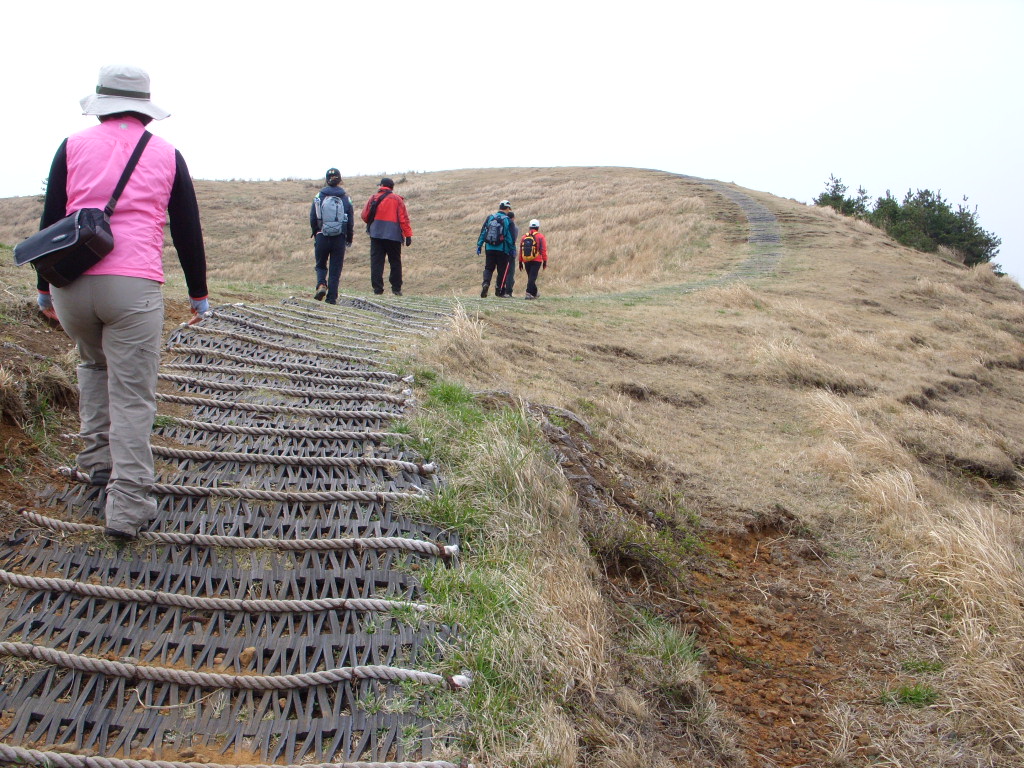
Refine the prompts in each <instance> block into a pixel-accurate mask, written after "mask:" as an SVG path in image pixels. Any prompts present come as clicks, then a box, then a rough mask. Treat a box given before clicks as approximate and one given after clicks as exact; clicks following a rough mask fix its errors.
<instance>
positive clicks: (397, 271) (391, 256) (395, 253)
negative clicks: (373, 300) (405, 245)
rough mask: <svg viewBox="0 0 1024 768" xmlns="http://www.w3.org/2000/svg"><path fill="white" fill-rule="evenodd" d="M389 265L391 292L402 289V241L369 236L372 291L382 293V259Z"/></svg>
mask: <svg viewBox="0 0 1024 768" xmlns="http://www.w3.org/2000/svg"><path fill="white" fill-rule="evenodd" d="M385 258H387V260H388V264H390V265H391V271H390V272H389V274H388V282H390V283H391V292H392V293H398V292H399V291H401V290H402V241H401V240H385V239H384V238H382V237H371V238H370V285H371V286H372V287H373V292H374V293H378V294H379V293H384V259H385Z"/></svg>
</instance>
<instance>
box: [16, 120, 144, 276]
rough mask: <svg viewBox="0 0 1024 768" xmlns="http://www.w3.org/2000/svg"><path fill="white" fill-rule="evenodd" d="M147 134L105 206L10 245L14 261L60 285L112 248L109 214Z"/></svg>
mask: <svg viewBox="0 0 1024 768" xmlns="http://www.w3.org/2000/svg"><path fill="white" fill-rule="evenodd" d="M150 136H152V134H151V133H150V132H149V131H143V133H142V137H141V138H140V139H139V143H138V144H136V145H135V151H134V152H132V156H131V157H130V158H129V160H128V165H126V166H125V169H124V173H122V174H121V178H120V180H119V181H118V182H117V186H116V187H115V188H114V194H113V195H111V196H110V202H108V203H107V207H106V208H104V209H103V210H102V211H101V210H100V209H99V208H82V209H80V210H77V211H75V212H74V213H72V214H70V215H68V216H65V217H64V218H63V219H61V220H60V221H57V222H54V223H53V224H51V225H50V226H48V227H47V228H46V229H41V230H39V231H38V232H36V233H35V234H34V235H32V236H31V237H29V238H27V239H25V240H23V241H22V242H20V243H18V244H17V245H16V246H14V263H15V264H16V265H17V266H19V267H20V266H22V265H23V264H31V265H32V266H33V267H35V269H36V272H38V273H39V274H40V276H41V277H42V278H43V279H44V280H46V281H47V282H48V283H49V284H50V285H52V286H55V287H57V288H63V287H65V286H67V285H71V283H73V282H74V281H75V280H76V279H78V277H79V276H80V275H81V274H82V273H83V272H85V271H86V270H87V269H89V268H90V267H93V266H95V265H96V264H98V263H99V261H100V259H102V258H103V257H104V256H106V255H107V254H108V253H110V252H111V251H112V250H114V233H113V232H112V231H111V229H110V217H111V216H112V215H113V213H114V207H115V206H116V205H117V201H118V198H120V197H121V193H122V192H124V188H125V186H127V184H128V179H129V178H131V175H132V171H134V170H135V166H136V165H137V164H138V162H139V158H140V157H142V150H144V149H145V148H146V143H147V142H148V141H149V139H150Z"/></svg>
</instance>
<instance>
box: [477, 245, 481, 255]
mask: <svg viewBox="0 0 1024 768" xmlns="http://www.w3.org/2000/svg"><path fill="white" fill-rule="evenodd" d="M476 255H477V256H479V255H480V246H479V245H478V246H477V247H476Z"/></svg>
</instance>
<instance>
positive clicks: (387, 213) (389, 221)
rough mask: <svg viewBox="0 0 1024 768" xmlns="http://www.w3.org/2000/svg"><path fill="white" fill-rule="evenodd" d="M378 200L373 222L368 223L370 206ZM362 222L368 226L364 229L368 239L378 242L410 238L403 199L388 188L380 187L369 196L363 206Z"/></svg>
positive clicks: (407, 212)
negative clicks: (368, 236)
mask: <svg viewBox="0 0 1024 768" xmlns="http://www.w3.org/2000/svg"><path fill="white" fill-rule="evenodd" d="M378 198H380V203H379V204H378V205H377V212H376V213H375V214H374V217H373V222H372V223H370V222H369V221H368V220H369V218H370V206H372V205H373V202H374V201H375V200H377V199H378ZM362 219H363V221H366V222H367V223H369V224H370V226H368V227H367V228H366V231H367V233H368V234H369V235H370V237H372V238H375V239H378V240H397V241H399V242H401V241H402V240H403V239H404V238H406V237H412V224H411V223H410V222H409V211H408V210H407V209H406V207H405V198H404V197H402V196H401V195H396V194H395V193H394V192H392V191H391V188H390V187H381V188H380V189H378V190H377V193H376V194H375V195H371V196H370V199H369V200H367V201H366V205H364V206H363V213H362Z"/></svg>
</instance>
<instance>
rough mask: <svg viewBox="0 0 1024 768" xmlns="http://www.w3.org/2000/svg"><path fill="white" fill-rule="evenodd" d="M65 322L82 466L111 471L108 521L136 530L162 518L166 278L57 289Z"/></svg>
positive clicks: (82, 281) (115, 278)
mask: <svg viewBox="0 0 1024 768" xmlns="http://www.w3.org/2000/svg"><path fill="white" fill-rule="evenodd" d="M51 293H52V296H53V306H54V308H55V309H56V310H57V317H58V318H59V319H60V324H61V325H62V326H63V327H64V330H65V331H67V334H68V335H69V336H70V337H71V338H72V339H74V341H75V343H76V344H77V345H78V353H79V356H80V357H81V360H82V362H81V364H80V365H79V366H78V390H79V416H80V418H81V422H82V427H81V434H82V438H83V440H84V441H85V448H84V450H83V451H82V452H81V453H80V454H78V459H77V464H78V468H79V469H80V470H81V471H83V472H86V473H89V474H90V475H91V474H93V473H94V472H96V471H97V470H100V471H101V472H102V471H103V470H106V469H109V470H110V480H109V482H108V483H107V491H106V504H105V507H104V512H105V514H106V522H107V526H108V527H110V528H114V529H116V530H118V531H122V532H124V533H129V534H132V535H136V534H138V532H139V531H140V530H141V529H142V528H144V527H145V526H146V525H147V524H148V523H149V522H150V520H152V519H153V518H154V517H155V516H156V501H155V500H154V499H153V497H152V496H150V494H149V490H150V486H151V485H152V484H153V480H154V471H153V451H152V449H151V448H150V444H149V438H150V434H151V432H152V430H153V418H154V416H155V415H156V382H157V372H158V370H159V367H160V346H161V344H160V342H161V336H162V333H163V322H164V302H163V296H162V294H161V290H160V283H157V282H155V281H153V280H146V279H144V278H139V277H121V276H119V275H85V276H83V277H80V278H78V280H76V281H75V282H73V283H72V284H71V285H69V286H67V287H65V288H52V289H51Z"/></svg>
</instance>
